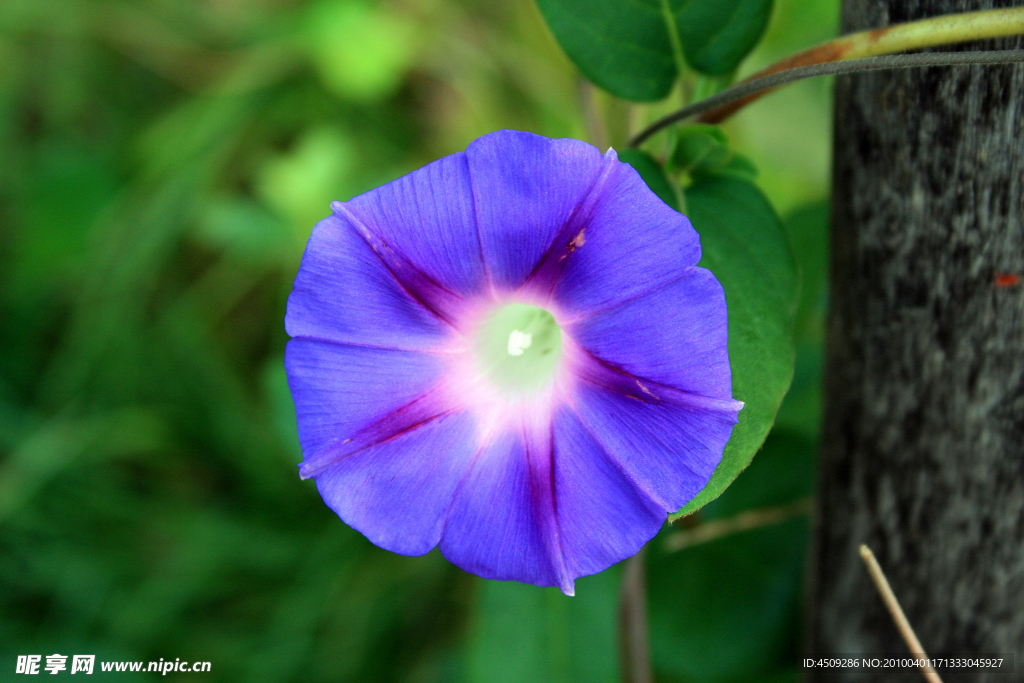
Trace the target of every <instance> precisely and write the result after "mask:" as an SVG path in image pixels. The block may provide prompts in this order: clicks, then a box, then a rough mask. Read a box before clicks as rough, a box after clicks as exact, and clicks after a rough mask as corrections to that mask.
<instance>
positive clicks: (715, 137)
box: [671, 125, 733, 173]
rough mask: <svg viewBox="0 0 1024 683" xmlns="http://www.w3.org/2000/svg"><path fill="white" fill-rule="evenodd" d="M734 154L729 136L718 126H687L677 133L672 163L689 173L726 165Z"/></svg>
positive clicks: (676, 167)
mask: <svg viewBox="0 0 1024 683" xmlns="http://www.w3.org/2000/svg"><path fill="white" fill-rule="evenodd" d="M732 156H733V152H732V150H730V149H729V138H727V137H726V136H725V133H723V132H722V129H721V128H719V127H718V126H707V125H696V126H686V127H685V128H682V129H680V130H679V132H678V134H677V137H676V146H675V149H673V150H672V157H671V163H672V166H673V167H674V168H675V169H676V170H679V171H685V172H687V173H689V172H693V171H696V170H700V169H702V168H717V167H719V166H724V165H725V164H727V163H729V160H730V159H732Z"/></svg>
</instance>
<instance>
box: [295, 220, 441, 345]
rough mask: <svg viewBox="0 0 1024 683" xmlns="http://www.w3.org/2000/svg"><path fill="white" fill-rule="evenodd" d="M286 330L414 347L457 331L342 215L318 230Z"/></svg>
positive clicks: (308, 248) (433, 342)
mask: <svg viewBox="0 0 1024 683" xmlns="http://www.w3.org/2000/svg"><path fill="white" fill-rule="evenodd" d="M285 329H286V330H287V331H288V334H289V335H291V336H293V337H312V338H317V339H327V340H331V341H335V342H345V343H351V344H360V345H363V346H378V347H381V348H392V349H410V350H415V349H425V348H432V347H437V346H440V345H442V344H443V338H444V336H445V335H447V334H449V333H450V332H451V329H450V328H449V327H448V326H447V325H446V324H445V323H444V322H443V321H442V320H441V319H440V318H438V317H437V316H436V315H433V314H431V313H430V311H428V310H427V309H426V308H424V306H423V305H422V304H421V303H420V302H419V301H417V300H416V299H415V298H414V297H413V296H412V295H411V294H410V293H409V292H408V291H407V290H405V289H404V288H403V287H402V286H401V285H400V284H399V283H398V281H397V280H396V279H395V277H394V276H393V275H392V274H391V273H390V272H389V271H388V269H387V268H386V267H385V266H384V263H383V261H381V259H380V257H379V256H378V255H377V254H375V253H374V252H373V250H372V249H371V248H370V247H369V245H367V243H366V241H365V240H363V238H362V237H360V236H359V235H358V233H357V232H356V231H355V230H354V229H353V228H352V227H351V226H350V225H348V224H347V223H346V222H345V221H343V220H341V219H340V218H338V217H336V216H330V217H328V218H325V219H324V220H322V221H320V222H319V223H317V225H316V227H315V228H313V234H312V235H311V236H310V238H309V244H308V245H307V246H306V252H305V254H303V256H302V264H301V265H300V266H299V272H298V274H297V275H296V276H295V288H294V289H293V290H292V293H291V295H290V296H289V297H288V312H287V314H286V315H285Z"/></svg>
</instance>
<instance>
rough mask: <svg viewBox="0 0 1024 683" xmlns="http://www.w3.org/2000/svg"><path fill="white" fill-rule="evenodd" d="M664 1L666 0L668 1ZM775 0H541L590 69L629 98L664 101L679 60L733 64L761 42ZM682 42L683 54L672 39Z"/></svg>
mask: <svg viewBox="0 0 1024 683" xmlns="http://www.w3.org/2000/svg"><path fill="white" fill-rule="evenodd" d="M663 2H664V4H663ZM772 4H773V0H632V1H631V2H621V1H618V0H537V6H538V7H539V8H540V11H541V14H543V15H544V19H545V20H546V21H547V23H548V26H549V27H550V28H551V32H552V33H553V34H554V35H555V38H556V39H557V40H558V43H559V44H560V45H561V46H562V49H564V50H565V52H566V54H567V55H569V58H570V59H571V60H572V61H573V63H575V64H576V66H577V67H578V68H579V70H580V71H581V72H582V73H583V75H584V76H586V77H587V78H589V79H590V80H591V81H592V82H593V83H595V84H596V85H598V86H600V87H601V88H604V89H605V90H607V91H608V92H610V93H611V94H613V95H616V96H618V97H621V98H623V99H627V100H634V101H638V102H650V101H653V100H660V99H662V98H663V97H665V96H666V95H668V93H669V91H670V90H671V89H672V85H673V84H674V83H675V81H676V79H677V78H678V77H679V62H680V60H681V59H683V58H684V56H685V59H686V62H687V63H688V64H689V65H690V66H691V67H693V68H694V69H696V70H697V71H700V72H702V73H704V74H707V75H711V76H718V75H723V74H728V73H730V72H731V71H733V70H734V69H735V68H736V67H737V66H738V65H739V63H740V61H742V59H743V58H744V57H745V56H746V55H747V53H748V52H750V50H751V49H752V48H753V47H754V45H756V44H757V41H758V40H760V38H761V35H762V34H763V33H764V31H765V28H767V26H768V19H769V18H770V17H771V13H772ZM674 43H675V44H677V45H679V46H680V49H681V50H682V54H680V55H676V54H675V49H676V48H674V47H673V44H674Z"/></svg>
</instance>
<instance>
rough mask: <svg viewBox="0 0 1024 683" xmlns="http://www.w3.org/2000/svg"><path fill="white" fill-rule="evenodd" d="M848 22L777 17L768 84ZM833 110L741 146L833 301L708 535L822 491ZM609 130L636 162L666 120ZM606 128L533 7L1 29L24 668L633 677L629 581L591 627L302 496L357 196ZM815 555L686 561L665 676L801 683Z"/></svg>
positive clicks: (670, 620) (154, 16) (36, 4)
mask: <svg viewBox="0 0 1024 683" xmlns="http://www.w3.org/2000/svg"><path fill="white" fill-rule="evenodd" d="M835 5H836V3H835V1H834V0H815V1H814V2H801V1H798V0H789V1H788V2H778V3H776V7H777V9H776V12H775V15H774V16H773V19H772V23H771V24H770V25H769V29H768V33H767V37H766V40H765V42H764V43H762V46H761V47H759V48H757V50H755V52H754V54H753V56H752V57H751V58H750V60H749V61H750V62H756V61H757V60H759V59H764V57H763V55H765V54H768V52H766V51H769V52H770V51H772V50H774V51H775V52H781V53H785V52H789V51H793V50H795V49H799V48H802V47H805V46H806V45H807V44H808V43H809V42H814V41H816V40H819V39H822V38H826V37H828V36H829V35H831V33H832V31H834V16H835ZM808 17H811V18H810V19H808ZM829 21H832V23H831V24H829V23H828V22H829ZM780 22H781V23H780ZM808 36H810V37H811V38H810V39H808ZM772 54H774V53H772ZM779 56H782V55H781V54H780V55H779ZM742 69H744V70H745V69H746V67H745V66H744V67H742ZM814 87H816V88H817V87H818V86H814ZM783 96H784V93H782V94H779V95H776V96H773V97H775V98H779V97H783ZM801 97H803V98H804V99H801V100H800V101H799V106H798V107H797V110H796V111H789V110H787V112H788V113H785V114H779V113H778V105H776V104H768V103H770V102H772V101H773V100H772V98H767V99H766V100H765V102H766V104H765V105H760V104H759V105H755V107H753V108H751V110H750V111H749V112H746V113H744V114H743V115H741V116H740V117H739V118H738V119H737V121H735V122H733V123H732V124H730V125H729V126H727V130H728V131H729V134H730V137H731V138H732V139H733V140H734V141H735V142H737V145H736V146H737V147H738V149H740V150H741V151H742V152H743V153H744V154H747V155H748V156H750V157H752V158H753V159H754V160H755V162H756V163H757V164H758V166H759V168H760V171H761V173H760V175H759V176H758V183H759V184H761V185H762V187H763V188H764V189H765V190H766V192H767V193H768V195H769V196H770V197H771V198H772V199H773V201H774V202H775V204H776V206H777V207H779V208H781V209H782V210H783V212H784V215H786V214H789V213H792V216H791V218H790V219H789V220H787V227H788V228H789V230H790V235H791V237H792V238H793V241H794V251H795V253H796V256H797V259H798V261H799V262H800V265H801V268H802V269H803V273H804V293H803V296H802V300H801V308H800V311H798V314H797V317H798V333H799V336H798V343H799V348H800V351H799V352H798V358H797V377H796V381H795V383H794V387H793V390H792V391H791V393H790V396H789V398H787V401H786V403H784V405H783V409H782V411H781V412H780V415H779V424H778V426H777V428H776V430H775V431H774V432H773V433H772V435H771V436H770V437H769V441H768V443H767V444H766V446H765V449H764V452H763V454H762V455H760V456H758V457H757V458H755V460H754V464H753V465H752V466H751V468H750V469H749V470H748V471H747V472H745V473H744V474H742V475H741V476H740V478H739V479H738V480H737V482H736V484H735V485H734V486H733V487H732V488H730V489H729V490H728V491H727V492H726V494H725V495H724V496H723V497H722V498H720V499H719V500H717V501H715V502H714V503H712V504H711V505H709V506H708V507H707V508H705V510H703V511H702V515H704V517H705V518H706V519H714V518H716V516H728V515H731V514H735V513H736V512H738V511H742V510H745V509H750V508H753V507H758V506H763V505H769V504H771V505H774V504H780V503H785V502H788V501H791V500H793V499H795V498H798V497H800V496H806V495H807V493H808V491H809V490H810V489H809V487H810V481H811V479H812V476H813V475H812V465H811V462H812V459H813V452H814V443H815V440H816V438H817V431H816V430H817V416H818V412H817V411H819V410H820V396H819V394H818V393H816V387H817V382H818V380H819V378H820V345H821V325H822V323H821V320H822V314H821V311H822V310H823V306H824V272H825V268H824V253H825V251H824V241H823V240H824V228H823V226H824V218H825V216H826V212H827V209H826V208H825V204H824V191H825V189H826V187H827V174H825V177H819V175H822V174H820V173H817V171H816V170H815V169H821V168H825V169H827V149H828V143H829V141H828V139H827V137H826V136H827V130H828V125H827V121H828V104H827V90H823V89H820V88H819V89H817V90H809V91H807V92H806V93H805V94H804V95H801ZM596 101H597V103H598V105H599V106H600V107H602V108H603V109H602V111H603V112H604V115H605V116H606V117H607V119H608V123H609V126H608V127H609V129H610V130H612V132H613V136H614V132H615V127H616V125H621V126H629V125H633V126H635V125H637V124H638V123H639V122H642V120H643V119H644V118H649V117H653V116H655V115H656V114H657V113H658V111H657V107H653V108H651V109H650V110H644V111H639V113H638V110H636V109H633V108H631V107H632V105H629V106H627V105H623V104H621V103H618V102H615V101H613V100H611V99H609V98H607V97H606V96H604V95H598V96H597V97H596ZM666 106H667V105H666ZM757 107H762V109H758V108H757ZM773 107H774V108H773ZM759 112H760V113H759ZM744 117H746V118H744ZM758 117H760V118H758ZM585 118H586V117H585V116H584V113H583V112H582V110H581V106H580V83H579V81H578V77H577V75H576V74H575V72H574V70H573V68H572V67H571V65H570V64H569V62H568V59H567V58H566V57H565V56H564V55H563V54H562V53H561V51H560V50H559V48H558V47H557V45H556V44H555V42H554V40H553V39H552V38H551V37H550V35H549V34H548V32H547V29H546V28H545V26H544V24H543V21H542V20H541V18H540V15H539V13H538V11H537V10H536V8H535V6H534V5H533V4H532V3H531V2H529V1H527V0H515V1H514V2H507V3H496V2H489V1H488V0H393V1H390V2H370V1H369V0H367V1H365V2H362V1H359V0H321V1H320V2H299V1H293V0H4V1H3V2H0V671H6V672H8V673H10V672H11V671H12V670H13V669H9V668H7V667H13V666H14V659H15V657H16V655H18V654H27V653H39V654H49V653H53V652H60V653H62V654H75V653H77V654H96V655H97V658H98V659H101V660H139V661H141V660H156V659H159V658H161V657H163V658H165V659H167V658H171V659H173V658H175V657H181V658H183V659H189V660H193V661H195V660H206V661H210V662H212V664H213V666H212V673H211V674H208V675H206V676H205V677H204V680H222V681H409V682H410V683H426V682H429V681H461V680H466V681H490V680H539V679H538V678H536V677H537V676H541V677H544V678H543V679H545V680H615V679H616V675H617V668H616V667H617V655H616V654H615V652H614V646H613V645H612V644H610V642H611V638H612V637H613V635H612V634H613V632H614V624H612V623H609V620H610V619H614V599H615V592H616V584H617V582H618V573H617V572H616V571H615V570H613V571H611V572H608V573H606V574H604V575H601V576H598V577H593V578H592V579H584V580H581V581H580V584H579V591H580V592H581V595H580V597H578V598H575V599H569V598H563V597H562V596H560V595H555V594H552V593H551V592H550V591H544V590H541V589H535V588H532V587H524V586H518V585H514V584H499V583H494V582H486V581H482V580H479V579H476V578H475V577H472V576H469V575H466V574H464V573H463V572H461V571H460V570H458V569H455V568H453V567H451V566H450V565H448V564H447V563H446V562H445V561H444V560H443V559H442V558H441V557H440V556H439V555H438V554H437V553H436V552H433V553H431V554H429V555H427V556H425V557H422V558H407V557H400V556H397V555H393V554H390V553H387V552H385V551H382V550H379V549H377V548H375V547H374V546H372V545H370V544H369V543H368V542H367V541H366V540H365V539H363V538H362V536H360V535H359V534H358V533H356V532H354V531H352V530H351V529H349V528H348V527H346V526H345V525H344V524H343V523H341V522H340V521H339V520H338V519H337V518H336V517H335V516H334V514H333V513H332V512H330V510H328V509H327V508H326V506H324V505H323V504H322V503H321V501H320V499H319V496H318V495H317V493H316V490H315V488H314V486H313V485H312V482H302V481H300V480H299V479H298V476H297V471H296V467H295V464H296V463H297V462H298V461H299V460H300V459H301V455H300V453H299V451H298V444H297V439H296V436H295V425H294V414H293V408H292V404H291V399H290V397H289V395H288V391H287V386H286V383H285V378H284V370H283V367H282V355H283V348H284V343H285V341H286V335H285V334H284V329H283V324H282V319H283V314H284V303H285V300H286V297H287V294H288V292H289V290H290V287H291V279H292V278H293V277H294V274H295V271H296V269H297V267H298V261H299V257H300V255H301V252H302V248H303V245H304V243H305V240H306V238H307V237H308V235H309V231H310V229H311V228H312V226H313V224H314V223H315V221H316V220H318V219H319V218H321V217H322V216H324V215H326V213H327V212H328V203H329V202H330V201H331V200H335V199H347V198H349V197H351V196H352V195H354V194H357V193H359V192H362V191H364V190H367V189H369V188H371V187H374V186H376V185H379V184H381V183H382V182H386V181H387V180H390V179H392V178H394V177H397V176H399V175H401V174H403V173H406V172H408V171H410V170H412V169H414V168H416V167H418V166H420V165H422V164H424V163H426V162H428V161H430V160H433V159H435V158H437V157H439V156H442V155H444V154H448V153H451V152H454V151H458V150H460V149H463V148H464V147H465V146H466V144H467V143H468V142H469V141H471V140H472V139H474V138H475V137H477V136H479V135H481V134H483V133H486V132H489V131H491V130H495V129H498V128H516V129H522V130H530V131H534V132H537V133H541V134H544V135H548V136H551V137H562V136H565V137H577V138H584V139H585V138H586V137H587V132H586V129H585V126H584V121H585ZM808 120H810V121H812V125H810V127H808V123H807V121H808ZM617 122H618V123H617ZM623 122H624V123H623ZM808 130H811V131H813V134H810V135H809V134H808V133H807V131H808ZM819 130H820V134H819V132H818V131H819ZM765 131H770V132H771V135H773V136H776V138H778V137H779V136H781V137H782V138H783V139H781V141H780V140H779V139H773V140H769V141H764V140H763V139H762V134H763V133H764V132H765ZM594 141H595V142H598V141H597V140H594ZM606 142H607V141H606ZM612 142H615V140H612ZM794 149H796V150H797V152H794V151H793V150H794ZM800 150H803V151H802V152H801V151H800ZM793 154H797V155H800V154H803V156H801V157H800V158H799V159H798V161H797V162H796V163H791V158H792V155H793ZM808 169H810V170H808ZM794 209H795V212H793V211H792V210H794ZM671 533H673V532H672V531H671V530H669V531H666V535H667V534H671ZM805 537H806V520H802V519H794V520H791V521H789V522H786V523H784V524H781V525H778V526H773V527H769V528H765V529H762V530H758V531H750V532H745V533H743V534H738V535H736V536H731V537H727V538H723V539H719V540H716V541H712V542H710V543H707V544H705V545H702V546H695V547H693V548H689V549H685V550H681V551H678V552H675V553H671V554H670V553H666V552H664V551H663V549H662V546H661V544H662V540H661V539H656V540H655V541H654V543H653V544H652V546H651V550H650V553H649V565H650V579H649V583H650V592H651V629H652V634H651V642H652V647H653V654H654V662H655V667H656V670H657V673H658V676H659V680H665V681H697V680H700V681H732V680H737V681H738V680H746V681H752V680H764V681H768V680H772V681H775V680H789V679H791V678H792V677H793V676H794V675H795V674H794V673H793V671H794V670H795V669H794V667H795V652H796V642H797V638H798V629H797V614H798V609H799V608H798V600H799V583H800V570H801V566H802V557H803V552H804V544H805ZM584 591H587V592H588V595H587V596H586V597H584V596H583V595H582V593H583V592H584ZM568 600H576V601H577V602H576V603H572V604H571V605H568V606H567V605H566V604H564V601H568ZM538 619H540V620H541V621H538ZM538 624H540V625H538ZM538 633H539V634H540V635H539V636H538V635H537V634H538ZM531 634H533V635H531ZM588 648H590V649H589V650H588ZM503 660H504V661H503ZM574 663H577V664H578V665H577V664H574ZM488 667H491V668H488ZM493 667H498V668H499V669H500V670H501V671H504V672H505V674H504V675H503V676H499V675H497V674H494V673H493V671H494V670H495V669H494V668H493ZM580 667H582V668H580ZM514 672H521V674H519V675H521V676H522V677H520V678H516V677H515V676H514V675H513V674H514ZM552 672H554V673H552ZM510 676H512V677H510Z"/></svg>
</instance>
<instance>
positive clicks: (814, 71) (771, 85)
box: [629, 50, 1024, 147]
mask: <svg viewBox="0 0 1024 683" xmlns="http://www.w3.org/2000/svg"><path fill="white" fill-rule="evenodd" d="M1013 62H1024V50H990V51H981V52H925V53H921V54H910V55H885V56H882V57H865V58H862V59H849V60H845V59H844V60H843V61H837V62H825V63H822V64H814V65H811V66H798V67H793V68H789V69H786V70H784V71H779V72H776V73H771V74H769V75H766V76H761V77H758V78H753V79H748V80H745V81H743V82H741V83H738V84H737V85H734V86H733V87H731V88H729V89H727V90H723V91H722V92H720V93H718V94H717V95H712V96H711V97H709V98H707V99H704V100H701V101H700V102H694V103H693V104H691V105H688V106H685V107H683V108H682V109H679V110H677V111H674V112H672V113H671V114H668V115H666V116H663V117H662V118H660V119H658V120H657V121H655V122H654V123H652V124H651V125H649V126H648V127H647V128H645V129H644V130H642V131H641V132H640V133H638V134H637V135H635V136H634V137H633V139H632V140H630V141H629V146H630V147H638V146H640V145H641V144H643V142H644V141H645V140H647V138H649V137H651V136H652V135H654V134H655V133H657V132H658V131H660V130H662V129H664V128H667V127H668V126H670V125H672V124H673V123H677V122H679V121H682V120H684V119H689V118H693V117H695V116H701V115H702V114H703V116H701V119H700V120H701V121H702V122H705V123H709V122H710V123H713V122H717V121H720V120H721V118H716V117H715V116H711V115H717V114H718V112H721V111H726V110H728V111H729V113H732V112H733V111H736V110H737V109H739V108H740V107H742V106H743V105H744V104H746V103H747V102H751V101H753V100H754V99H756V98H757V97H760V96H761V95H763V94H764V93H766V92H768V91H770V90H773V89H775V88H777V87H779V86H780V85H784V84H786V83H792V82H793V81H799V80H802V79H804V78H812V77H814V76H826V75H830V74H844V73H855V72H861V71H878V70H882V69H908V68H912V67H922V66H953V65H957V64H1008V63H1013Z"/></svg>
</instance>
